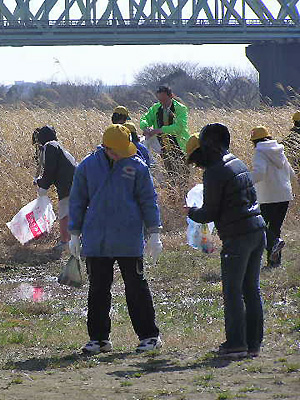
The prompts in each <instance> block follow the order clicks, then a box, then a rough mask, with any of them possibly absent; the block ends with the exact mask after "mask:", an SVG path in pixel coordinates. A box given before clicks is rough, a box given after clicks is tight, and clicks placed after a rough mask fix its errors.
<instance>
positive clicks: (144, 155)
mask: <svg viewBox="0 0 300 400" xmlns="http://www.w3.org/2000/svg"><path fill="white" fill-rule="evenodd" d="M124 126H126V128H127V129H129V131H130V135H131V141H132V143H134V144H135V146H136V148H137V154H138V155H139V156H140V157H141V159H142V160H143V161H145V163H146V164H147V165H148V167H149V168H150V166H151V163H150V157H149V152H148V149H147V147H146V146H144V145H143V144H142V143H141V142H140V138H139V136H138V134H137V130H136V126H135V125H134V123H133V122H130V121H129V122H125V123H124Z"/></svg>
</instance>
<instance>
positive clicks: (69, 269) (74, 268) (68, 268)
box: [57, 256, 83, 288]
mask: <svg viewBox="0 0 300 400" xmlns="http://www.w3.org/2000/svg"><path fill="white" fill-rule="evenodd" d="M57 281H58V283H60V284H61V285H67V286H71V287H76V288H78V287H80V286H82V283H83V281H82V274H81V266H80V259H79V258H76V257H74V256H71V257H70V258H69V260H68V262H67V264H66V265H64V267H63V269H62V272H61V274H60V275H59V277H58V279H57Z"/></svg>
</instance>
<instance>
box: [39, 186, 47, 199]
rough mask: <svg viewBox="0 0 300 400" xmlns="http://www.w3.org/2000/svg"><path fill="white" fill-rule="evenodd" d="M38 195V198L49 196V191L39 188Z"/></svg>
mask: <svg viewBox="0 0 300 400" xmlns="http://www.w3.org/2000/svg"><path fill="white" fill-rule="evenodd" d="M37 195H38V197H42V196H47V189H43V188H41V187H39V188H38V190H37Z"/></svg>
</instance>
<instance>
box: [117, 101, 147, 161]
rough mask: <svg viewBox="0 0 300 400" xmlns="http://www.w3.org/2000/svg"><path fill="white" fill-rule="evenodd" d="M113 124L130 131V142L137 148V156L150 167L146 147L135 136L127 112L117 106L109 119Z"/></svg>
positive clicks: (134, 127)
mask: <svg viewBox="0 0 300 400" xmlns="http://www.w3.org/2000/svg"><path fill="white" fill-rule="evenodd" d="M111 120H112V123H113V124H122V125H124V126H126V128H127V129H129V130H130V134H131V141H132V143H134V144H135V146H136V148H137V155H138V156H140V157H141V159H142V160H143V161H145V163H146V164H147V165H148V167H150V157H149V152H148V149H147V147H145V146H144V145H143V144H142V143H141V142H140V139H139V137H138V134H137V130H136V126H135V125H134V123H133V122H131V121H130V120H131V118H130V117H129V111H128V109H127V108H126V107H124V106H117V107H115V108H114V110H113V115H112V117H111Z"/></svg>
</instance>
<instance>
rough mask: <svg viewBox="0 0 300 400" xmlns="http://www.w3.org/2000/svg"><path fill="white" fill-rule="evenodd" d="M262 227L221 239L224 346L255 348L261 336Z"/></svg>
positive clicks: (258, 344) (263, 237)
mask: <svg viewBox="0 0 300 400" xmlns="http://www.w3.org/2000/svg"><path fill="white" fill-rule="evenodd" d="M265 241H266V239H265V232H264V231H263V230H260V231H256V232H251V233H248V234H246V235H242V236H238V237H235V238H230V239H225V240H223V247H222V251H221V272H222V284H223V297H224V316H225V332H226V347H228V348H231V349H245V350H247V349H249V350H256V349H259V348H260V345H261V342H262V338H263V309H262V300H261V296H260V285H259V275H260V268H261V262H262V255H263V251H264V248H265Z"/></svg>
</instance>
